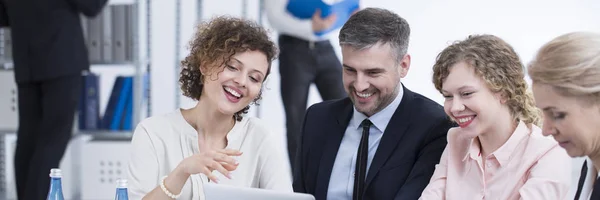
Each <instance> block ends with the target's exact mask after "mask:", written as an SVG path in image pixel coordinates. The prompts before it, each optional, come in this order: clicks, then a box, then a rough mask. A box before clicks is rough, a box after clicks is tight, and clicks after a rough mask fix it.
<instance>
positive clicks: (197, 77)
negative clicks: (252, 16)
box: [179, 16, 278, 121]
mask: <svg viewBox="0 0 600 200" xmlns="http://www.w3.org/2000/svg"><path fill="white" fill-rule="evenodd" d="M196 29H197V31H196V33H195V34H194V37H193V38H192V40H191V41H190V43H189V48H190V54H189V55H188V56H187V57H186V58H185V59H184V60H183V61H181V66H182V70H181V72H180V77H179V84H180V85H181V90H182V91H183V95H185V96H186V97H189V98H192V99H194V100H196V101H198V100H199V99H200V95H201V94H202V88H203V85H204V80H205V78H206V77H208V78H211V77H212V75H213V73H215V72H216V74H217V75H218V73H221V72H222V71H223V70H224V67H225V63H227V62H229V61H230V60H231V59H232V57H233V55H235V54H236V53H241V52H245V51H248V50H251V51H260V52H262V53H264V54H265V56H266V57H267V60H268V62H269V67H268V69H267V73H266V75H265V79H263V82H264V80H266V78H267V76H268V75H269V73H270V72H271V63H272V62H273V60H275V59H276V58H277V54H278V49H277V47H276V46H275V43H274V42H273V41H271V39H270V38H269V35H268V33H267V31H266V30H265V29H264V28H263V27H261V26H260V25H258V24H257V23H255V22H253V21H250V20H246V19H240V18H235V17H230V16H217V17H214V18H213V19H211V20H209V21H204V22H201V23H200V24H199V25H198V26H197V27H196ZM200 68H202V71H203V72H204V74H202V73H201V71H200ZM261 98H262V91H261V92H260V93H259V95H258V97H257V98H256V99H254V102H253V103H255V104H258V101H259V100H260V99H261ZM249 109H250V105H248V106H246V107H245V108H243V109H242V110H240V111H238V112H236V113H235V115H234V118H235V120H237V121H241V120H242V118H243V117H242V115H244V114H246V113H248V110H249Z"/></svg>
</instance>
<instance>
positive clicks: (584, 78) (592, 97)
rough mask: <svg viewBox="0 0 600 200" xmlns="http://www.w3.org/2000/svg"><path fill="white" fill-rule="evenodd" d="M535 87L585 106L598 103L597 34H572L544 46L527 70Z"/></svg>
mask: <svg viewBox="0 0 600 200" xmlns="http://www.w3.org/2000/svg"><path fill="white" fill-rule="evenodd" d="M528 72H529V77H531V79H532V81H533V82H534V83H543V84H548V85H550V86H552V87H553V88H554V89H555V90H556V91H557V92H558V93H559V94H561V95H564V96H572V97H580V100H583V102H584V103H586V104H587V105H592V104H594V103H598V102H600V34H598V33H591V32H573V33H567V34H564V35H561V36H559V37H557V38H554V39H553V40H552V41H550V42H548V43H546V44H545V45H544V46H542V48H540V50H539V51H538V53H537V55H536V57H535V59H534V60H533V61H532V62H531V63H530V64H529V67H528Z"/></svg>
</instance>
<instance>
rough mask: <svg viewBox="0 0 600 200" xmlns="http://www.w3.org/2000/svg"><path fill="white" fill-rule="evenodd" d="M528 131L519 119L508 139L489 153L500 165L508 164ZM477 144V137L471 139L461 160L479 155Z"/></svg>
mask: <svg viewBox="0 0 600 200" xmlns="http://www.w3.org/2000/svg"><path fill="white" fill-rule="evenodd" d="M529 133H531V130H530V129H529V127H527V125H526V124H525V123H524V122H523V121H519V124H518V125H517V128H516V129H515V131H514V132H513V134H512V135H511V136H510V137H509V138H508V140H507V141H506V142H505V143H504V144H503V145H502V146H500V148H498V149H497V150H496V151H494V153H492V154H490V155H492V156H493V157H495V158H496V160H497V161H498V163H499V164H500V166H501V167H502V166H504V165H506V164H508V161H510V158H511V156H512V154H513V152H514V150H515V149H516V147H517V145H519V143H521V141H522V140H523V138H525V136H527V135H529ZM479 146H480V144H479V139H478V138H477V137H476V138H474V139H472V140H471V143H470V145H469V149H468V150H467V153H466V155H465V156H464V158H463V161H465V160H466V159H467V158H468V157H470V158H471V159H476V158H477V157H479V156H481V149H480V148H479Z"/></svg>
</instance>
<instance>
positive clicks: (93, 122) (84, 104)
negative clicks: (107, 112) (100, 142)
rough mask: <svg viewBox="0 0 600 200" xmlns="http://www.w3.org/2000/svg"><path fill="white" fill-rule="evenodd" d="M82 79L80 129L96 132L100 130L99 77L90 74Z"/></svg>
mask: <svg viewBox="0 0 600 200" xmlns="http://www.w3.org/2000/svg"><path fill="white" fill-rule="evenodd" d="M81 78H82V81H83V87H82V91H81V96H80V98H79V108H78V117H79V119H78V121H79V129H80V130H96V129H99V128H100V95H99V91H100V89H99V86H98V85H99V77H98V75H96V74H93V73H89V74H86V75H83V76H82V77H81Z"/></svg>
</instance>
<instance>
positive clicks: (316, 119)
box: [294, 88, 454, 200]
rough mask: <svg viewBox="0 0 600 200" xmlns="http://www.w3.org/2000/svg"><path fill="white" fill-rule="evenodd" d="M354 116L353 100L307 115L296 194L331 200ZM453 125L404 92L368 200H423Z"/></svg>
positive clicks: (371, 176)
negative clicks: (339, 158) (329, 195)
mask: <svg viewBox="0 0 600 200" xmlns="http://www.w3.org/2000/svg"><path fill="white" fill-rule="evenodd" d="M352 112H353V104H352V101H350V99H349V98H344V99H341V100H333V101H326V102H322V103H318V104H315V105H313V106H311V107H310V108H309V109H308V110H307V112H306V116H305V119H304V120H305V121H304V127H303V130H302V135H301V141H300V146H299V150H298V156H297V160H296V167H295V169H294V191H295V192H301V193H309V194H312V195H314V196H315V197H316V199H317V200H320V199H326V197H327V188H328V187H329V180H330V176H331V170H332V169H333V164H334V161H335V157H336V155H337V151H338V148H339V146H340V143H341V141H342V137H343V136H344V133H345V131H346V127H347V126H348V123H349V121H350V119H351V117H352ZM452 126H454V125H453V123H452V122H451V121H449V118H448V117H447V116H446V114H445V113H444V111H443V108H442V106H440V105H439V104H438V103H436V102H434V101H432V100H430V99H428V98H426V97H424V96H422V95H420V94H417V93H414V92H412V91H410V90H408V89H406V88H405V89H404V96H403V97H402V101H401V102H400V105H399V106H398V108H397V109H396V111H395V112H394V115H393V116H392V118H391V120H390V122H389V124H388V126H387V128H386V130H385V132H384V134H383V137H382V138H381V142H380V144H379V147H378V148H377V152H376V153H375V157H374V158H373V161H372V163H371V167H370V169H369V171H368V172H367V179H366V187H365V188H366V191H365V199H372V200H388V199H409V200H410V199H418V198H419V196H421V193H422V192H423V190H424V189H425V186H427V184H428V183H429V179H430V178H431V176H432V175H433V171H434V170H435V165H436V164H437V163H439V160H440V157H441V155H442V152H443V151H444V148H445V147H446V143H447V142H446V134H447V132H448V129H450V128H451V127H452Z"/></svg>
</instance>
